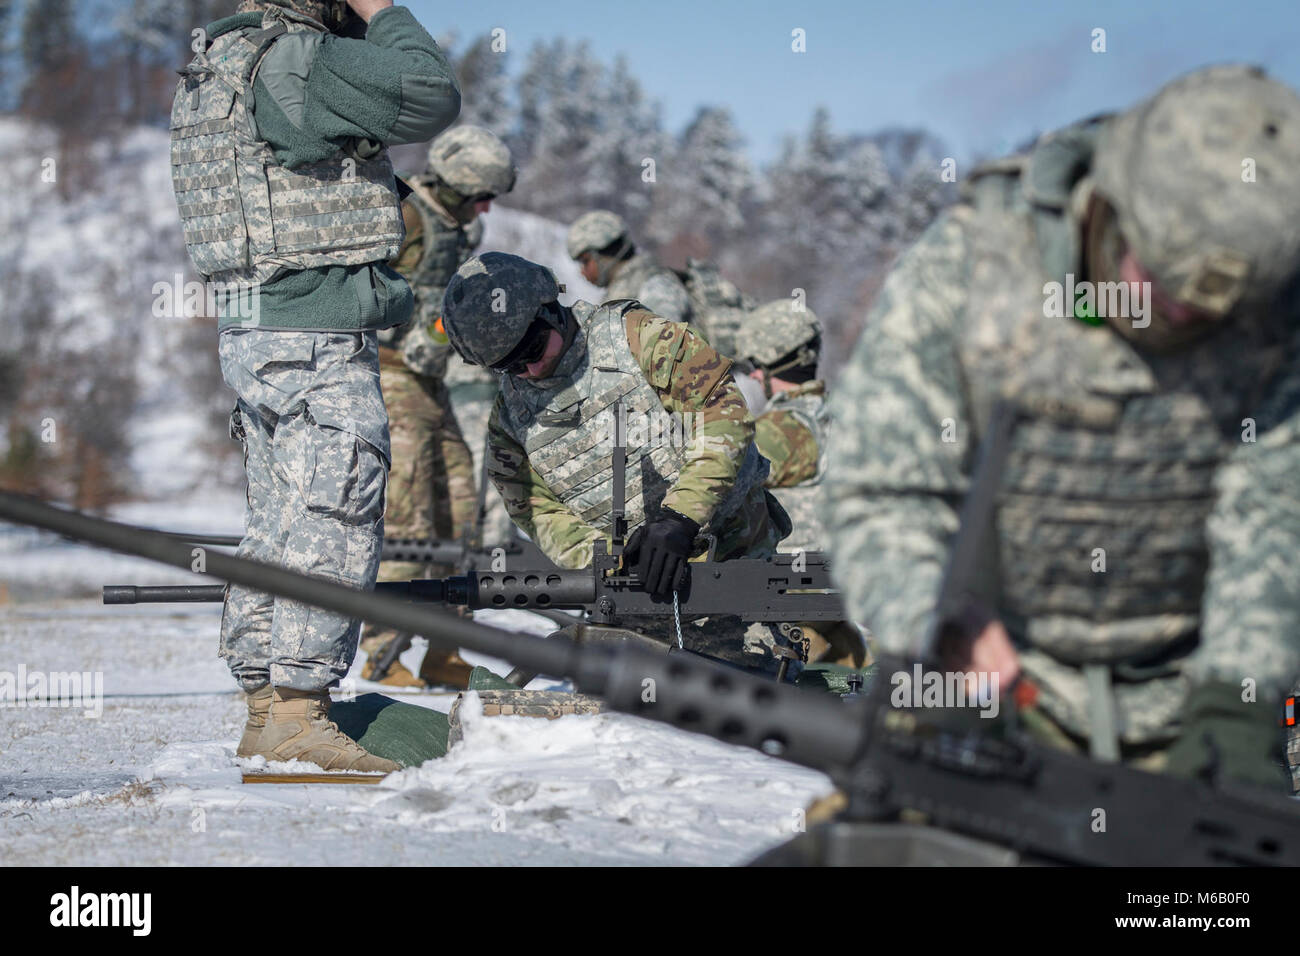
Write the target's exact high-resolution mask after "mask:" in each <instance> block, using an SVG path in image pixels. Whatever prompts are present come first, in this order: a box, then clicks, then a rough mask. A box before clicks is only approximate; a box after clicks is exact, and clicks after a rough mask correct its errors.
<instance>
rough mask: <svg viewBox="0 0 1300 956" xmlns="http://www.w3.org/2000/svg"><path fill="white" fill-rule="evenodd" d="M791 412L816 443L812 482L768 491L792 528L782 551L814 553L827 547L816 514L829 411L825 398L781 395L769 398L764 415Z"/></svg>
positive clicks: (826, 454)
mask: <svg viewBox="0 0 1300 956" xmlns="http://www.w3.org/2000/svg"><path fill="white" fill-rule="evenodd" d="M778 411H780V412H793V413H794V414H795V415H796V416H797V417H798V419H799V421H800V422H801V423H803V424H804V425H805V426H807V428H808V430H809V431H811V432H812V434H813V438H814V440H815V441H816V442H817V450H818V456H817V472H816V474H814V475H813V476H812V477H811V478H808V479H806V480H804V481H801V482H800V483H799V484H797V485H791V486H789V487H785V488H771V487H769V488H768V491H770V492H771V493H772V494H773V495H774V496H775V497H776V500H777V501H779V502H781V506H782V507H783V508H785V510H786V514H788V515H789V516H790V520H791V522H792V523H793V524H794V530H793V531H791V532H790V534H789V536H788V537H786V538H785V539H784V540H782V542H781V550H782V551H787V552H789V551H814V550H818V549H820V548H823V547H825V546H826V534H825V529H824V528H823V527H822V522H821V518H820V516H819V514H818V509H819V507H820V501H821V495H822V487H821V486H822V479H823V478H825V477H826V467H827V464H828V461H829V454H830V451H829V444H830V443H829V441H828V430H829V428H830V421H831V418H830V411H829V409H828V406H827V404H826V395H825V394H824V393H822V394H816V395H810V394H804V395H793V396H792V395H790V393H788V392H781V393H779V394H777V395H774V396H772V399H771V401H770V402H769V403H768V406H767V410H766V411H765V412H764V414H768V413H770V412H778Z"/></svg>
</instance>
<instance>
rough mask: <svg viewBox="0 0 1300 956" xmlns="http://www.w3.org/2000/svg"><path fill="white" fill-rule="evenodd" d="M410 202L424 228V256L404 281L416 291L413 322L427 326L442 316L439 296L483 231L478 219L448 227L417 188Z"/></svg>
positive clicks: (469, 254)
mask: <svg viewBox="0 0 1300 956" xmlns="http://www.w3.org/2000/svg"><path fill="white" fill-rule="evenodd" d="M409 198H410V201H411V202H412V203H413V204H414V205H415V209H416V211H417V212H419V214H420V224H421V225H422V226H423V228H424V254H423V255H422V256H421V257H420V261H419V262H418V263H417V264H416V266H415V270H414V271H413V272H412V273H411V274H410V275H409V276H407V277H406V279H407V281H408V282H410V283H411V288H412V289H413V290H414V291H415V296H416V302H417V306H416V321H417V322H424V323H425V324H428V323H430V322H432V321H434V320H435V319H437V318H438V317H439V316H440V315H442V295H443V293H444V292H446V291H447V283H448V282H450V281H451V277H452V276H454V275H455V274H456V270H457V269H459V268H460V266H461V263H463V262H464V261H465V260H466V259H468V258H469V257H470V256H471V255H473V253H474V249H475V247H476V246H478V244H479V242H480V241H482V238H483V227H482V226H481V225H480V224H479V221H478V220H477V219H475V220H474V222H473V223H471V224H470V225H469V226H449V225H447V221H446V220H445V219H444V218H443V217H442V216H440V215H439V214H438V211H437V210H436V209H434V208H433V206H432V205H431V204H430V202H429V199H428V198H427V196H426V195H425V194H424V190H423V189H422V188H420V187H419V186H417V187H416V188H415V189H413V190H412V191H411V195H410V197H409Z"/></svg>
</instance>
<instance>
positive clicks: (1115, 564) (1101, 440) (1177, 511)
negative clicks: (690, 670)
mask: <svg viewBox="0 0 1300 956" xmlns="http://www.w3.org/2000/svg"><path fill="white" fill-rule="evenodd" d="M1096 131H1097V124H1096V123H1095V122H1090V123H1085V124H1079V125H1076V126H1074V127H1068V128H1066V129H1065V130H1062V131H1060V132H1058V133H1057V134H1054V135H1053V136H1051V137H1049V138H1047V139H1046V140H1045V141H1044V142H1043V143H1041V144H1040V145H1039V147H1038V148H1037V149H1036V150H1035V151H1034V152H1033V153H1030V154H1028V155H1026V156H1019V157H1012V158H1009V159H1006V160H1001V161H998V163H997V164H995V165H993V166H991V167H989V168H987V169H985V170H982V171H979V172H978V173H977V174H976V175H974V176H972V179H971V182H970V184H969V185H970V198H971V199H972V200H973V207H972V208H970V209H969V210H960V211H959V212H958V214H959V215H968V214H969V215H973V216H978V218H979V221H980V223H981V226H982V228H981V229H979V230H972V231H971V232H969V233H968V241H969V242H970V243H971V250H970V252H969V261H972V262H976V263H981V264H982V265H981V266H980V267H979V268H976V269H974V270H972V272H971V274H970V277H969V286H968V289H967V290H966V294H965V296H964V299H965V302H966V303H967V306H966V314H965V315H964V316H963V317H962V318H961V320H960V321H961V324H962V326H963V327H964V328H965V329H967V330H968V334H967V335H964V336H963V337H962V339H961V341H960V345H959V351H960V355H959V357H958V358H959V362H960V367H961V368H962V369H963V370H964V371H963V374H964V376H965V379H966V381H967V382H968V383H969V386H968V387H969V389H970V397H971V401H972V407H973V411H974V414H975V418H976V422H975V430H976V434H977V435H978V434H982V433H983V430H984V427H985V425H986V424H987V423H988V421H989V418H990V414H991V410H992V407H993V405H994V403H995V402H996V401H997V400H998V399H999V398H1000V397H1001V396H1002V395H1004V394H1005V395H1010V396H1012V397H1014V398H1015V400H1017V401H1018V402H1019V403H1020V404H1021V405H1022V406H1024V407H1025V408H1026V409H1028V412H1029V419H1030V420H1029V421H1028V423H1026V424H1022V425H1021V426H1020V427H1019V428H1018V429H1017V430H1016V433H1015V435H1014V437H1013V447H1012V455H1011V457H1010V459H1009V460H1008V465H1007V473H1006V476H1005V480H1004V483H1003V490H1004V492H1005V494H1006V500H1005V504H1004V506H1003V507H1002V509H1001V512H1000V527H999V536H1000V552H1001V553H1000V555H999V561H1000V564H1001V567H1000V573H1001V601H1000V602H999V603H1000V606H999V608H998V611H999V613H1000V614H1003V615H1005V617H1004V623H1005V624H1006V626H1007V629H1008V632H1009V633H1010V634H1011V635H1012V637H1013V638H1014V639H1015V640H1016V642H1017V644H1018V645H1019V648H1020V657H1021V664H1022V666H1023V669H1024V672H1025V674H1026V676H1027V677H1028V678H1029V679H1030V680H1031V681H1032V682H1033V684H1034V685H1035V686H1036V687H1038V689H1039V697H1038V700H1039V703H1040V705H1041V706H1042V707H1043V708H1044V709H1045V710H1046V711H1047V712H1048V713H1049V714H1050V715H1051V716H1052V717H1053V719H1054V720H1056V721H1057V722H1058V723H1060V724H1061V725H1062V726H1063V727H1065V728H1066V729H1067V730H1069V731H1070V732H1071V733H1074V734H1076V735H1078V736H1080V737H1083V738H1089V737H1091V738H1092V739H1093V741H1094V748H1096V747H1097V746H1103V745H1101V744H1099V743H1098V741H1099V740H1102V739H1108V740H1109V741H1110V742H1111V743H1110V746H1111V749H1110V750H1109V751H1105V752H1109V753H1114V749H1113V746H1114V744H1115V742H1116V741H1122V742H1124V743H1126V744H1137V745H1143V744H1155V743H1158V742H1160V741H1162V740H1168V739H1170V738H1171V737H1172V736H1173V735H1174V734H1175V733H1176V732H1177V728H1178V726H1179V718H1180V713H1179V708H1180V707H1181V705H1182V703H1183V701H1184V698H1185V695H1186V692H1187V689H1188V686H1189V684H1188V679H1187V677H1186V675H1185V673H1184V664H1185V661H1186V659H1187V657H1188V655H1189V654H1190V653H1191V651H1192V650H1193V649H1194V648H1195V645H1196V643H1197V640H1198V636H1199V628H1200V608H1201V603H1202V596H1203V591H1204V584H1205V577H1206V570H1207V564H1208V554H1207V546H1206V538H1205V523H1206V518H1207V515H1208V513H1209V511H1210V508H1211V506H1212V505H1213V503H1214V495H1215V489H1214V485H1213V482H1214V479H1215V475H1216V472H1217V470H1218V469H1219V466H1220V465H1221V464H1222V463H1223V461H1224V460H1225V459H1226V457H1227V456H1228V454H1229V453H1230V452H1231V451H1232V450H1233V446H1234V444H1236V445H1239V444H1240V441H1239V439H1240V435H1239V434H1238V430H1239V428H1240V425H1241V422H1242V417H1243V415H1244V414H1248V410H1250V409H1254V408H1257V407H1258V406H1257V402H1256V401H1255V399H1256V397H1257V396H1258V394H1260V393H1262V391H1263V389H1264V387H1265V386H1266V384H1267V383H1268V381H1269V380H1270V377H1271V375H1272V372H1273V371H1274V370H1275V369H1276V367H1277V362H1278V352H1277V349H1278V347H1279V344H1278V343H1277V342H1272V343H1270V342H1268V341H1267V340H1265V339H1262V338H1259V337H1256V336H1254V335H1231V334H1229V335H1223V336H1219V337H1217V338H1216V339H1215V341H1214V343H1213V344H1212V345H1209V346H1208V347H1206V346H1202V347H1199V348H1195V349H1191V350H1184V351H1177V352H1171V353H1168V354H1155V353H1150V352H1138V351H1137V350H1135V349H1134V348H1133V347H1132V346H1131V345H1130V344H1129V343H1128V342H1127V341H1125V339H1124V338H1122V337H1121V336H1118V335H1115V334H1114V333H1113V332H1111V331H1110V330H1109V329H1107V328H1097V327H1094V326H1092V325H1090V324H1088V323H1085V322H1081V321H1079V320H1078V319H1076V318H1074V317H1071V316H1068V315H1067V316H1064V317H1059V318H1049V317H1046V316H1044V288H1043V273H1044V272H1046V275H1047V276H1048V277H1051V278H1053V279H1057V280H1058V281H1059V280H1060V278H1061V277H1063V276H1065V275H1066V274H1067V273H1076V274H1078V273H1079V272H1081V263H1080V255H1081V252H1080V249H1079V247H1078V244H1077V242H1074V241H1072V240H1073V237H1074V235H1076V234H1077V225H1076V223H1075V222H1074V221H1073V220H1072V217H1071V215H1070V213H1069V210H1070V199H1071V195H1072V192H1075V191H1074V190H1072V187H1073V185H1074V183H1075V182H1077V178H1078V176H1079V175H1080V172H1079V170H1081V169H1082V170H1086V169H1087V168H1088V162H1089V160H1090V158H1091V153H1092V147H1093V143H1094V142H1095V136H1096ZM1012 276H1015V277H1017V278H1016V279H1015V280H1014V281H1013V280H1012V279H1011V278H1010V277H1012ZM1267 424H1269V423H1266V422H1264V421H1263V420H1261V421H1260V422H1259V427H1260V428H1261V429H1262V428H1264V427H1266V425H1267ZM1094 568H1095V569H1096V570H1094ZM1102 568H1104V570H1102ZM1094 752H1096V751H1094Z"/></svg>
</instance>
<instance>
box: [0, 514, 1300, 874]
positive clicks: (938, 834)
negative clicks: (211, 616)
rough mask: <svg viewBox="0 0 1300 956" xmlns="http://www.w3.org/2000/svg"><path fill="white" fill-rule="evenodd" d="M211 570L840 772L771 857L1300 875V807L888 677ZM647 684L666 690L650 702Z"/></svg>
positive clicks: (101, 529)
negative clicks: (929, 709) (560, 632)
mask: <svg viewBox="0 0 1300 956" xmlns="http://www.w3.org/2000/svg"><path fill="white" fill-rule="evenodd" d="M0 519H3V520H8V521H15V522H19V523H24V524H31V525H35V526H37V527H41V528H46V529H48V530H51V531H55V532H58V533H61V534H65V535H69V536H71V537H74V538H78V539H80V540H84V541H89V542H91V543H94V544H97V545H99V546H101V547H108V548H112V549H114V550H118V551H122V552H125V553H127V554H135V555H139V556H141V557H145V558H151V559H153V560H156V561H160V562H162V563H165V564H170V565H173V566H175V567H179V568H182V569H188V568H189V567H190V562H191V556H190V549H189V546H188V544H187V543H186V542H183V541H178V540H176V539H174V538H169V537H167V536H166V535H162V534H158V533H156V532H147V531H142V530H141V529H137V528H134V527H131V526H129V525H123V524H118V523H115V522H109V521H103V520H101V519H97V518H91V517H88V516H85V515H81V514H78V513H76V512H71V511H65V510H62V509H59V508H54V507H51V506H49V505H46V504H43V503H40V502H37V501H34V500H31V499H27V498H24V497H20V496H17V495H12V494H0ZM728 563H729V564H730V563H731V562H728ZM208 573H209V574H211V575H213V576H216V577H218V578H221V579H224V580H226V581H229V582H233V583H237V584H240V585H243V586H246V587H250V588H255V589H257V590H260V591H263V592H265V593H269V594H275V595H277V596H280V597H284V598H287V599H289V600H294V601H301V602H303V603H306V604H311V605H314V606H317V607H321V608H325V609H327V610H330V611H334V612H336V613H339V614H345V615H348V616H350V617H359V618H363V619H366V620H370V621H374V622H376V623H379V624H382V625H384V626H387V627H391V628H394V629H396V630H399V631H410V632H412V633H418V634H424V635H426V636H428V637H429V639H430V640H431V641H435V642H438V643H440V644H443V645H445V646H448V647H463V648H467V649H470V650H474V651H477V652H480V653H483V654H488V655H491V656H494V657H498V658H503V659H506V660H510V661H513V662H514V663H516V664H519V665H521V666H524V667H528V668H530V669H533V670H536V671H539V672H542V673H547V674H554V675H559V676H566V677H569V678H571V679H572V680H573V682H574V684H575V686H576V688H577V689H578V690H579V691H581V692H583V693H587V694H592V695H595V696H598V697H601V698H602V699H604V701H605V702H606V704H607V706H608V707H609V708H610V709H611V710H616V711H622V712H625V713H629V714H634V715H636V716H638V717H642V718H646V719H650V720H658V721H661V722H664V723H668V724H672V725H674V726H676V727H680V728H682V729H685V730H689V731H692V732H695V733H700V734H705V735H707V736H711V737H714V738H716V739H718V740H722V741H725V742H727V743H730V744H735V745H739V746H747V747H753V748H755V749H758V750H761V751H763V752H764V753H767V754H771V755H773V756H776V757H780V758H781V759H783V760H789V761H792V762H794V763H797V764H800V765H803V766H806V767H811V768H814V769H816V770H820V771H822V772H824V773H827V774H828V775H830V776H831V777H832V779H833V780H834V781H835V783H836V784H837V785H838V786H839V787H840V788H841V789H842V790H843V791H844V793H845V795H846V797H847V800H846V806H845V808H844V810H843V811H842V812H841V814H840V816H839V818H838V819H837V820H835V821H833V822H830V823H825V824H819V825H817V826H814V827H812V828H811V829H810V830H809V831H808V832H807V833H805V834H802V835H801V836H799V837H798V838H796V839H795V840H794V841H792V842H791V843H788V844H786V845H784V846H782V847H779V848H777V849H776V850H773V851H771V852H769V853H767V854H765V855H764V856H762V857H760V858H759V859H758V860H757V861H756V862H758V863H762V864H782V863H831V864H863V863H906V862H939V861H942V862H948V863H1002V864H1007V863H1016V862H1021V861H1026V860H1033V861H1045V862H1058V863H1076V864H1093V865H1096V864H1110V865H1160V866H1196V865H1206V864H1248V865H1261V864H1276V865H1292V866H1294V865H1298V864H1300V812H1297V810H1296V808H1295V807H1294V805H1293V804H1292V803H1291V801H1289V800H1287V799H1286V798H1285V797H1282V796H1281V795H1280V794H1278V795H1274V794H1271V793H1267V792H1263V791H1259V790H1254V789H1249V788H1240V789H1238V788H1235V787H1233V786H1232V785H1231V784H1228V783H1223V782H1219V783H1210V782H1206V781H1200V780H1197V781H1191V780H1180V779H1175V778H1173V777H1167V776H1162V775H1157V774H1150V773H1145V772H1143V771H1139V770H1134V769H1131V768H1128V767H1124V766H1122V765H1119V764H1113V763H1096V762H1093V761H1091V760H1088V759H1087V758H1084V757H1081V756H1077V755H1074V754H1070V753H1065V752H1060V751H1054V750H1050V749H1047V748H1044V747H1040V746H1037V745H1034V744H1032V743H1029V742H1025V741H1020V740H1005V739H1001V740H1000V739H994V738H992V737H990V736H989V735H987V734H985V733H982V732H979V731H977V730H974V729H970V728H969V727H967V728H956V729H953V728H951V727H948V726H945V725H944V724H943V723H942V722H931V721H928V720H924V719H921V718H922V716H924V715H923V714H920V713H918V712H917V711H913V710H905V709H899V708H896V707H894V706H892V705H891V703H890V700H889V695H890V688H889V683H888V682H887V681H883V680H874V681H872V682H871V684H870V686H869V687H868V689H867V692H866V694H865V696H862V697H856V698H850V699H841V698H839V697H835V696H832V695H827V694H824V693H817V692H813V691H809V690H803V689H800V688H797V687H793V686H789V685H786V684H779V683H773V682H771V681H770V680H765V679H763V678H761V677H758V676H754V675H750V674H745V673H742V672H740V671H737V670H734V669H730V668H727V667H724V666H721V665H719V664H716V663H714V662H712V661H708V660H704V659H701V658H699V657H695V656H693V655H685V654H673V653H670V654H663V653H655V652H653V651H649V650H647V649H645V648H642V647H640V646H637V645H634V644H621V645H608V644H594V645H583V644H577V643H575V642H572V641H567V640H563V639H555V638H553V639H543V638H537V637H532V636H529V635H525V634H517V633H512V632H508V631H503V630H499V629H496V628H492V627H488V626H486V625H483V624H480V623H476V622H474V621H470V620H465V619H462V618H459V617H456V616H455V615H451V614H446V613H442V612H438V611H435V610H431V609H429V608H427V607H424V606H421V605H420V604H418V603H413V602H411V601H409V600H402V599H400V598H398V597H395V596H393V595H389V594H384V593H372V592H364V591H356V590H353V589H351V588H346V587H343V586H340V585H338V584H334V583H332V582H328V581H323V580H319V579H315V578H310V577H307V576H304V575H299V574H296V573H294V572H291V571H287V570H285V569H283V568H279V567H274V566H269V565H263V564H258V563H255V562H251V561H245V560H242V559H239V558H235V557H232V556H230V555H225V554H212V555H210V556H209V558H208ZM585 586H586V585H584V587H585ZM697 586H698V582H695V584H693V586H692V596H694V595H695V594H696V593H697V592H696V591H695V588H696V587H697ZM583 593H584V596H586V595H587V594H588V593H589V592H586V591H584V592H583ZM596 596H597V597H598V595H596ZM613 596H614V597H615V598H617V599H620V600H621V599H622V598H623V597H625V595H622V594H619V593H618V592H617V591H615V593H614V595H613ZM801 613H802V611H801ZM647 681H651V682H653V686H654V687H655V693H654V694H653V695H648V694H646V693H645V688H646V686H647V684H646V682H647ZM1098 808H1103V809H1104V810H1105V812H1106V826H1105V828H1104V830H1101V831H1099V830H1098V829H1097V828H1096V827H1095V825H1094V821H1095V820H1096V810H1097V809H1098ZM903 821H907V822H903Z"/></svg>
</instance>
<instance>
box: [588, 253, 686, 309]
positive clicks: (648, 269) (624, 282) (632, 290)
mask: <svg viewBox="0 0 1300 956" xmlns="http://www.w3.org/2000/svg"><path fill="white" fill-rule="evenodd" d="M613 271H614V275H613V276H612V277H611V278H610V280H609V287H608V288H607V289H605V296H606V299H605V301H606V302H615V301H617V300H619V299H635V298H638V297H639V296H640V294H641V286H643V285H645V284H646V282H648V281H649V280H650V279H651V278H653V277H654V276H657V275H659V274H661V273H668V274H669V275H671V276H673V278H674V279H676V274H675V273H673V272H672V270H670V269H665V268H664V267H663V266H661V265H659V263H657V262H655V261H654V259H652V258H651V257H650V256H647V255H645V254H643V253H637V254H636V255H634V256H633V257H632V258H631V259H628V260H626V261H624V262H620V263H618V264H617V266H615V267H614V270H613Z"/></svg>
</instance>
